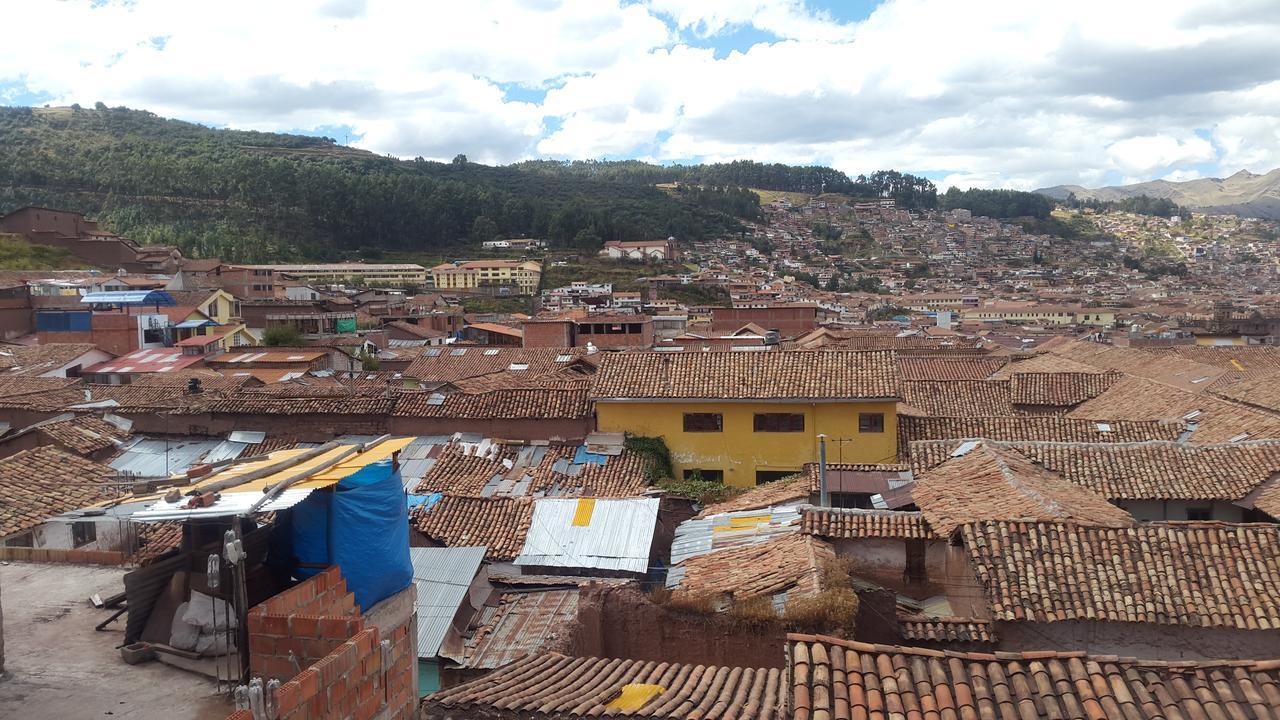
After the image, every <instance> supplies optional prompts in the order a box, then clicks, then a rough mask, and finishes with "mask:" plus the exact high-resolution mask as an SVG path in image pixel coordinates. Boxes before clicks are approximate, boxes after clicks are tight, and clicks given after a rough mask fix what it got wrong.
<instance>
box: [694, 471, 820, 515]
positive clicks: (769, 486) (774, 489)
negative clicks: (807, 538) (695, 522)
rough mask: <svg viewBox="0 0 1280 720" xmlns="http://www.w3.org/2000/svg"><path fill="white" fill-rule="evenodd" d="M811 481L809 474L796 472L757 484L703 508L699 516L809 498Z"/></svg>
mask: <svg viewBox="0 0 1280 720" xmlns="http://www.w3.org/2000/svg"><path fill="white" fill-rule="evenodd" d="M809 483H810V480H809V477H808V476H807V475H805V474H803V473H796V474H795V475H792V476H791V477H786V478H783V479H781V480H775V481H774V482H771V483H765V484H763V485H757V486H755V487H753V488H751V489H750V490H748V491H746V492H744V493H742V494H740V495H735V496H733V497H731V498H729V499H728V500H725V501H724V502H719V503H716V504H714V505H708V506H706V507H705V508H703V509H702V512H700V513H698V517H700V518H704V517H707V516H709V515H719V514H720V513H727V512H736V511H738V510H758V509H761V508H767V507H771V506H773V505H782V504H785V503H790V502H795V501H798V500H808V499H809Z"/></svg>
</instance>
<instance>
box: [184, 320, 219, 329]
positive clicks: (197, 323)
mask: <svg viewBox="0 0 1280 720" xmlns="http://www.w3.org/2000/svg"><path fill="white" fill-rule="evenodd" d="M217 326H218V323H216V322H214V321H212V320H183V321H182V322H180V323H178V324H177V325H174V327H175V328H178V329H179V330H188V329H190V328H202V327H217Z"/></svg>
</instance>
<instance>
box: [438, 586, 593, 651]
mask: <svg viewBox="0 0 1280 720" xmlns="http://www.w3.org/2000/svg"><path fill="white" fill-rule="evenodd" d="M578 595H579V590H578V588H576V587H574V588H569V589H560V590H542V591H537V592H507V593H503V594H502V597H501V598H500V599H499V600H498V604H497V605H496V606H486V607H485V608H484V609H483V610H482V611H481V617H480V619H479V621H478V623H479V626H478V627H477V628H476V629H475V632H473V633H472V634H471V635H470V636H468V637H467V638H466V639H465V640H464V641H463V646H462V650H461V652H458V653H456V654H454V653H449V652H448V651H447V650H443V649H442V651H441V655H442V656H443V657H447V658H449V659H450V660H453V661H454V662H456V663H457V664H458V666H459V667H464V668H470V669H484V670H491V669H493V668H497V667H501V666H503V665H506V664H507V663H511V662H514V661H516V660H519V659H520V657H521V656H525V655H538V654H540V653H545V652H548V651H551V650H555V649H558V648H560V647H561V646H566V645H568V641H569V640H570V638H571V636H572V635H573V631H574V628H575V626H576V625H577V623H578ZM566 649H567V648H566Z"/></svg>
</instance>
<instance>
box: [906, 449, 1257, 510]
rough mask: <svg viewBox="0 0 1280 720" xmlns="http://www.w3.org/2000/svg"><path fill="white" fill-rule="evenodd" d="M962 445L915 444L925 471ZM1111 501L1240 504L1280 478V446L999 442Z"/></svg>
mask: <svg viewBox="0 0 1280 720" xmlns="http://www.w3.org/2000/svg"><path fill="white" fill-rule="evenodd" d="M961 442H962V441H960V440H949V441H934V442H920V443H912V446H911V457H912V460H913V462H914V463H915V464H916V467H917V468H919V469H920V471H921V472H924V471H925V470H927V468H929V467H931V466H933V465H936V464H939V463H942V462H945V461H946V459H947V457H948V455H949V453H950V452H951V451H952V450H954V449H955V448H956V447H958V446H959V445H960V443H961ZM987 442H988V444H990V445H992V446H993V447H999V448H1004V449H1008V450H1011V451H1014V452H1017V453H1019V454H1021V455H1023V456H1025V457H1027V458H1029V459H1030V460H1032V461H1033V462H1035V463H1037V464H1038V465H1041V466H1042V467H1044V468H1046V469H1048V470H1051V471H1053V472H1056V473H1060V474H1061V475H1062V476H1063V477H1064V478H1066V479H1067V480H1070V481H1071V482H1073V483H1075V484H1077V485H1080V486H1081V487H1086V488H1089V489H1090V490H1093V491H1094V492H1096V493H1098V494H1099V495H1102V496H1103V497H1105V498H1108V499H1111V500H1227V501H1234V500H1239V499H1241V498H1243V497H1245V496H1246V495H1248V494H1249V493H1251V492H1253V491H1254V490H1256V489H1257V488H1258V487H1260V486H1261V485H1262V484H1263V483H1265V482H1267V481H1268V480H1269V479H1270V478H1271V476H1272V475H1273V474H1275V473H1280V441H1274V440H1261V441H1257V442H1253V441H1246V442H1239V443H1228V444H1225V445H1187V444H1185V443H1172V442H1145V443H1054V442H1040V443H1021V442H1015V443H999V442H992V441H987Z"/></svg>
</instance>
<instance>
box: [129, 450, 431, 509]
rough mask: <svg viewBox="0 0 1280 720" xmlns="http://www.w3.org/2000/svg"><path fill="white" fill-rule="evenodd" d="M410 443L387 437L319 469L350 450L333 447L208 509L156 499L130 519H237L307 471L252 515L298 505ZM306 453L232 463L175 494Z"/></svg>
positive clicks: (227, 493) (226, 494)
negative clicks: (269, 490)
mask: <svg viewBox="0 0 1280 720" xmlns="http://www.w3.org/2000/svg"><path fill="white" fill-rule="evenodd" d="M412 440H413V438H391V439H388V440H385V441H383V442H380V443H378V444H377V445H375V446H373V447H371V448H369V449H368V450H366V451H365V452H362V453H354V454H352V455H350V456H349V457H346V458H344V459H342V460H341V461H339V462H337V464H333V465H329V466H328V467H325V466H326V465H328V464H329V463H332V462H333V460H334V458H336V457H338V456H340V455H342V454H343V453H345V452H348V451H349V450H350V446H349V445H338V446H336V447H333V448H330V449H329V450H326V451H325V452H322V453H320V454H319V455H316V456H314V457H311V458H307V459H299V460H298V462H297V463H295V464H293V465H292V466H290V467H286V468H285V469H283V470H278V471H276V472H273V473H271V474H270V475H266V476H264V477H260V478H257V479H255V480H250V481H248V482H245V483H244V484H243V485H236V486H234V487H232V488H228V489H225V490H223V491H222V492H221V494H220V497H219V498H218V501H217V502H216V503H214V505H213V506H212V507H207V508H198V509H193V510H186V509H183V508H182V505H183V504H185V503H183V502H179V503H167V502H165V501H164V500H163V499H161V500H158V501H156V502H155V503H153V504H152V505H151V507H149V508H148V509H146V510H142V511H139V512H137V513H135V514H134V516H133V517H134V519H135V520H140V521H143V522H153V521H157V520H178V519H184V518H190V517H220V516H228V515H240V514H243V513H245V512H247V511H248V510H249V508H250V507H251V506H252V505H253V503H254V502H256V501H257V500H259V499H260V498H262V496H263V493H264V492H265V491H266V489H267V488H268V487H270V486H272V485H274V484H276V483H278V482H281V481H283V480H285V479H286V478H289V477H290V476H293V475H296V474H298V473H300V472H306V471H308V470H311V471H312V473H313V474H311V475H310V476H309V477H307V479H306V480H302V481H300V482H297V483H294V484H293V485H291V486H290V487H289V489H288V490H285V491H284V492H282V493H281V494H280V496H279V497H277V498H276V499H275V500H273V501H272V502H269V503H267V504H266V505H263V506H262V507H261V508H260V509H259V510H258V512H270V511H272V510H284V509H286V508H290V507H293V506H294V505H296V504H298V503H300V502H302V500H303V499H304V498H306V496H307V495H309V494H310V493H311V491H312V490H315V489H317V488H324V487H329V486H331V485H334V484H336V483H338V482H339V481H340V480H342V479H343V478H345V477H347V476H349V475H352V474H354V473H356V472H358V471H359V470H361V469H362V468H365V467H367V466H369V465H372V464H373V463H377V462H381V461H384V460H388V461H389V459H390V457H391V455H392V454H393V453H394V452H396V451H397V450H399V449H401V448H403V447H404V446H405V445H408V444H409V443H410V442H411V441H412ZM215 442H217V441H215ZM307 452H309V450H308V449H306V448H292V449H289V450H277V451H275V452H273V453H271V454H270V455H268V456H267V457H265V458H263V459H261V460H255V461H252V462H244V463H237V464H234V465H231V466H229V467H227V468H225V469H223V470H219V471H218V472H214V473H212V474H210V475H206V476H205V477H203V478H201V479H200V482H198V483H195V484H193V485H188V486H186V487H182V488H179V492H181V494H182V495H183V496H187V495H190V494H196V493H198V492H199V491H200V489H201V488H202V487H206V486H209V485H211V484H213V483H221V482H223V481H226V480H233V479H235V478H236V477H239V476H241V475H246V474H249V473H251V472H254V471H255V470H260V469H263V468H267V467H269V466H271V465H274V464H275V463H279V462H281V461H283V460H290V459H291V458H302V457H304V456H305V455H306V453H307Z"/></svg>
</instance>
